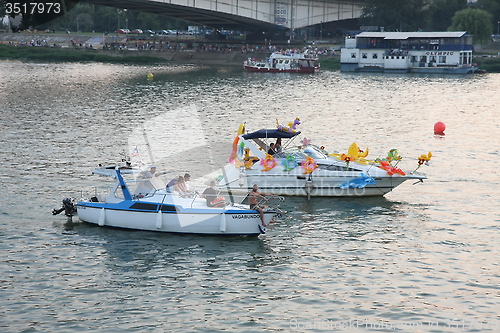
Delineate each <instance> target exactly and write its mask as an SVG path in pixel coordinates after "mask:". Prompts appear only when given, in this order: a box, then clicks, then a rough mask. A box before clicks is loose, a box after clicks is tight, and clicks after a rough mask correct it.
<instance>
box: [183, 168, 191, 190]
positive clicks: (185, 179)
mask: <svg viewBox="0 0 500 333" xmlns="http://www.w3.org/2000/svg"><path fill="white" fill-rule="evenodd" d="M190 180H191V175H190V174H189V173H187V172H186V173H185V174H184V182H185V184H186V191H187V192H191V190H190V189H189V184H188V181H190Z"/></svg>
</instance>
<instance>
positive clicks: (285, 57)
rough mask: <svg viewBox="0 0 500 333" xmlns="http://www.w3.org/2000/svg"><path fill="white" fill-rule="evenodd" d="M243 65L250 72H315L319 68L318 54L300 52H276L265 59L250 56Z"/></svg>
mask: <svg viewBox="0 0 500 333" xmlns="http://www.w3.org/2000/svg"><path fill="white" fill-rule="evenodd" d="M243 66H244V68H245V69H247V70H249V71H250V72H276V73H314V72H315V71H316V70H317V69H319V63H318V58H317V57H316V56H314V55H311V54H308V53H298V52H274V53H272V54H271V55H270V56H269V59H265V60H255V59H252V58H248V60H247V61H245V62H244V63H243Z"/></svg>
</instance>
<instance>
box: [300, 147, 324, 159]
mask: <svg viewBox="0 0 500 333" xmlns="http://www.w3.org/2000/svg"><path fill="white" fill-rule="evenodd" d="M304 153H305V154H306V155H307V156H309V157H312V158H314V159H315V160H324V159H326V158H327V157H328V156H326V155H325V153H324V152H323V151H322V150H321V149H320V148H318V147H316V146H307V147H306V148H305V149H304Z"/></svg>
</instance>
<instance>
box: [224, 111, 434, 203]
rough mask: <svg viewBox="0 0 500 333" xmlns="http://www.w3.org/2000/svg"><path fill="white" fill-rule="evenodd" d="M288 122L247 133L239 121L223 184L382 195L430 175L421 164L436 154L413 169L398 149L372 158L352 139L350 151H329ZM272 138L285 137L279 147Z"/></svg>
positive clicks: (284, 191) (281, 191)
mask: <svg viewBox="0 0 500 333" xmlns="http://www.w3.org/2000/svg"><path fill="white" fill-rule="evenodd" d="M298 124H300V121H299V119H298V118H297V119H296V120H295V122H293V123H289V124H288V126H284V125H278V126H277V127H278V128H274V129H261V130H258V131H255V132H251V133H245V129H244V126H243V125H240V128H239V130H238V134H237V135H236V137H235V139H234V141H233V151H232V153H231V157H230V162H231V163H229V164H228V165H226V166H225V167H224V168H223V172H222V175H220V176H219V179H220V181H219V183H218V186H219V188H220V189H222V190H224V189H226V191H228V192H231V193H233V194H234V195H237V194H238V193H247V192H248V191H249V190H250V189H251V187H252V185H253V184H257V185H258V186H259V190H260V191H262V192H264V193H270V194H275V195H290V196H308V197H309V196H313V197H314V196H383V195H385V194H386V193H388V192H390V191H392V190H393V189H394V188H396V187H397V186H399V185H401V184H402V183H403V182H405V181H407V180H414V181H417V182H422V181H423V180H424V179H426V178H427V177H426V176H425V175H424V174H421V173H417V172H416V170H417V169H418V168H419V167H420V165H422V164H423V163H424V162H426V161H428V160H429V159H430V157H431V156H432V154H431V153H429V154H427V155H422V156H421V157H420V158H419V159H418V160H419V165H418V166H417V169H415V171H414V172H411V173H407V172H404V171H403V170H401V169H400V168H398V167H397V164H398V162H399V161H400V159H401V157H400V156H399V153H398V152H397V150H395V149H393V150H391V152H390V153H389V154H388V156H387V157H386V158H383V159H377V160H375V161H370V160H367V159H366V156H367V155H368V151H366V152H363V151H361V150H359V148H358V146H357V144H356V143H353V145H351V147H350V148H349V151H348V152H347V153H346V154H340V153H332V154H329V153H328V152H327V151H326V150H325V148H324V147H318V146H315V145H312V144H311V142H310V140H308V139H307V138H303V139H302V140H301V141H300V143H298V142H295V140H296V139H297V138H298V137H299V135H300V134H301V132H299V131H297V130H296V129H295V127H296V126H297V125H298ZM271 141H272V142H274V141H278V142H279V141H282V145H281V147H279V148H277V151H271V150H272V149H271V146H272V143H271Z"/></svg>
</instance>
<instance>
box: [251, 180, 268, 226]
mask: <svg viewBox="0 0 500 333" xmlns="http://www.w3.org/2000/svg"><path fill="white" fill-rule="evenodd" d="M257 198H261V199H264V200H266V202H267V201H268V200H267V198H266V197H265V196H264V195H263V193H260V192H259V186H258V185H257V184H254V185H253V188H252V190H251V191H250V193H248V203H249V204H250V209H253V210H256V211H258V212H259V214H260V220H261V221H262V225H263V226H264V227H267V225H266V223H265V222H264V210H263V209H262V207H260V206H259V203H258V201H257Z"/></svg>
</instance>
